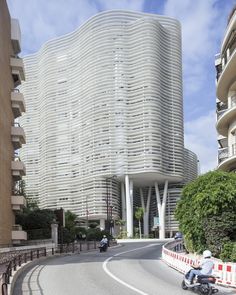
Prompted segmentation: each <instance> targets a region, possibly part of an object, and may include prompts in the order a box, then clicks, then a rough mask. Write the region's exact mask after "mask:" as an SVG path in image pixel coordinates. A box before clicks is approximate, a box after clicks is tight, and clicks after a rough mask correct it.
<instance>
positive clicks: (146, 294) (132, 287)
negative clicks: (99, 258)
mask: <svg viewBox="0 0 236 295" xmlns="http://www.w3.org/2000/svg"><path fill="white" fill-rule="evenodd" d="M156 245H157V244H150V245H147V246H144V247H140V248H135V249H132V250H129V251H124V252H120V253H118V254H115V255H113V256H111V257H109V258H107V259H106V260H105V261H104V262H103V265H102V267H103V270H104V271H105V272H106V273H107V274H108V275H109V276H110V277H111V278H113V279H114V280H115V281H117V282H118V283H120V284H122V285H124V286H125V287H127V288H129V289H131V290H133V291H135V292H137V293H138V294H141V295H149V294H148V293H145V292H143V291H141V290H139V289H137V288H135V287H134V286H132V285H130V284H128V283H126V282H125V281H122V280H121V279H119V278H118V277H117V276H115V275H114V274H112V273H111V272H110V271H109V270H108V268H107V264H108V262H109V261H110V260H111V259H112V258H114V257H117V256H120V255H122V254H125V253H129V252H134V251H138V250H141V249H144V248H148V247H153V246H156Z"/></svg>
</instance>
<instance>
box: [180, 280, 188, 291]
mask: <svg viewBox="0 0 236 295" xmlns="http://www.w3.org/2000/svg"><path fill="white" fill-rule="evenodd" d="M181 287H182V289H183V290H188V287H187V286H186V285H185V281H184V280H183V281H182V283H181Z"/></svg>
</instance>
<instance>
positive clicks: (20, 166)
mask: <svg viewBox="0 0 236 295" xmlns="http://www.w3.org/2000/svg"><path fill="white" fill-rule="evenodd" d="M11 171H12V177H13V179H14V180H16V181H18V180H21V179H22V176H25V174H26V169H25V165H24V163H23V162H21V161H20V159H19V158H18V157H15V158H14V159H13V161H12V162H11Z"/></svg>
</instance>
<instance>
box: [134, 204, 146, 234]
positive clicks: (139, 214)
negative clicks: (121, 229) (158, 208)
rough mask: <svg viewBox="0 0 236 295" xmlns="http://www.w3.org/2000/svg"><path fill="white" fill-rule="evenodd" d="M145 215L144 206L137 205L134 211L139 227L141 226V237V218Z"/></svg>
mask: <svg viewBox="0 0 236 295" xmlns="http://www.w3.org/2000/svg"><path fill="white" fill-rule="evenodd" d="M143 215H144V209H143V208H142V207H136V210H135V212H134V216H135V219H137V220H138V228H139V238H140V239H141V238H142V232H141V219H142V218H143Z"/></svg>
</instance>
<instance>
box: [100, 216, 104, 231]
mask: <svg viewBox="0 0 236 295" xmlns="http://www.w3.org/2000/svg"><path fill="white" fill-rule="evenodd" d="M100 229H101V230H104V229H105V218H101V219H100Z"/></svg>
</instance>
